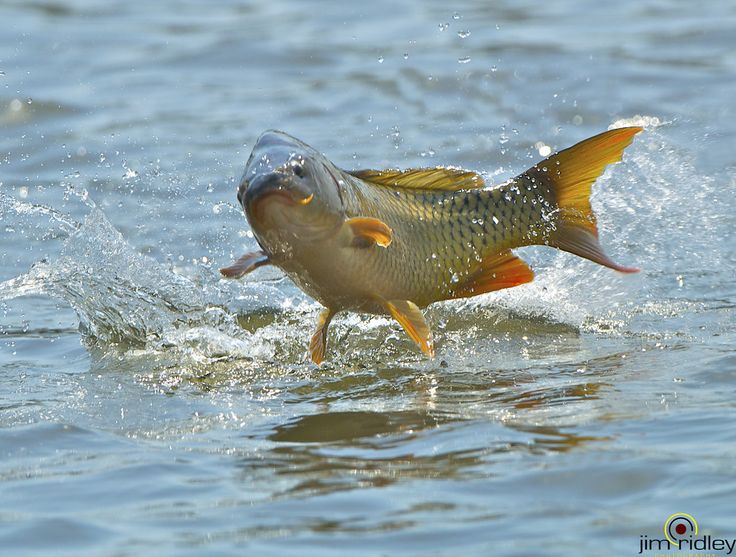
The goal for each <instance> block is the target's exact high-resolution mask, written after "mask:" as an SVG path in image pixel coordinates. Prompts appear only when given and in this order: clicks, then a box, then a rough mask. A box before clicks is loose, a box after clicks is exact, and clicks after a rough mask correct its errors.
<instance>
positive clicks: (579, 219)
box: [519, 127, 643, 273]
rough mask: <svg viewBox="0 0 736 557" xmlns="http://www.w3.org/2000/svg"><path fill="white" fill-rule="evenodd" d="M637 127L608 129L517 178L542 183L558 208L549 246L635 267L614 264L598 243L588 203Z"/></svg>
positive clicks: (628, 270) (609, 263)
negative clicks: (595, 186) (593, 190)
mask: <svg viewBox="0 0 736 557" xmlns="http://www.w3.org/2000/svg"><path fill="white" fill-rule="evenodd" d="M642 129H643V128H640V127H629V128H618V129H615V130H609V131H607V132H603V133H601V134H598V135H596V136H593V137H591V138H589V139H586V140H585V141H581V142H580V143H578V144H577V145H573V146H572V147H570V148H568V149H564V150H563V151H560V152H559V153H555V154H554V155H552V156H550V157H548V158H546V159H544V160H543V161H542V162H540V163H538V164H536V165H534V166H533V167H532V168H530V169H529V170H527V171H526V172H525V173H524V174H522V176H520V177H519V179H521V178H527V179H532V180H533V181H537V182H540V183H542V184H546V185H547V187H548V188H549V190H550V192H551V194H552V197H553V198H554V201H555V203H556V204H557V206H558V207H559V214H558V216H557V222H556V230H555V231H554V232H553V233H552V234H551V235H550V237H549V245H551V246H553V247H556V248H559V249H561V250H564V251H568V252H570V253H573V254H575V255H578V256H580V257H585V258H586V259H590V260H591V261H595V262H596V263H599V264H601V265H605V266H606V267H610V268H612V269H615V270H617V271H621V272H623V273H633V272H636V271H637V270H638V269H634V268H630V267H622V266H621V265H618V264H617V263H614V262H613V261H612V260H611V259H610V258H609V257H608V256H607V255H606V254H605V253H604V251H603V248H602V247H601V245H600V243H599V242H598V228H597V226H596V219H595V215H594V214H593V209H592V208H591V206H590V192H591V187H592V185H593V182H595V180H596V179H597V178H598V177H599V176H600V175H601V174H603V171H604V170H605V168H606V166H608V165H609V164H612V163H615V162H618V161H620V160H621V157H622V156H623V153H624V149H626V147H628V146H629V145H630V144H631V142H632V141H633V139H634V136H635V135H636V134H637V133H639V132H640V131H642Z"/></svg>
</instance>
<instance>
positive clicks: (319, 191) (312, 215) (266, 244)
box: [238, 131, 345, 253]
mask: <svg viewBox="0 0 736 557" xmlns="http://www.w3.org/2000/svg"><path fill="white" fill-rule="evenodd" d="M338 173H339V171H338V170H337V169H336V168H335V167H334V165H332V163H331V162H330V161H328V160H327V159H326V158H325V157H324V156H323V155H321V154H320V153H318V152H317V151H316V150H314V149H313V148H312V147H310V146H309V145H307V144H305V143H303V142H301V141H299V140H298V139H296V138H294V137H291V136H290V135H288V134H286V133H283V132H278V131H267V132H265V133H263V134H262V135H261V136H260V137H259V138H258V140H257V141H256V144H255V146H254V147H253V152H252V153H251V156H250V158H249V159H248V163H247V165H246V168H245V172H244V174H243V177H242V179H241V181H240V185H239V187H238V202H239V203H240V204H241V205H242V207H243V210H244V211H245V214H246V217H247V218H248V222H249V223H250V225H251V228H252V229H253V232H254V234H255V235H256V238H257V239H258V240H259V243H260V244H261V246H262V247H263V248H264V249H266V250H267V251H269V252H271V253H277V252H284V251H287V250H288V249H293V248H294V247H296V246H298V244H299V243H300V242H315V241H321V240H324V239H325V238H327V237H329V236H331V235H334V234H336V232H337V230H338V229H339V227H340V226H341V224H342V222H343V220H344V216H345V211H344V209H343V203H342V198H341V194H340V192H339V185H337V187H336V184H337V180H336V179H335V178H334V177H335V176H336V175H337V174H338Z"/></svg>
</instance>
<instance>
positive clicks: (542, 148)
mask: <svg viewBox="0 0 736 557" xmlns="http://www.w3.org/2000/svg"><path fill="white" fill-rule="evenodd" d="M534 147H535V148H536V149H537V151H538V152H539V155H540V156H542V157H548V156H549V155H550V154H551V153H552V147H550V146H549V145H546V144H545V143H544V142H542V141H537V142H536V143H535V144H534Z"/></svg>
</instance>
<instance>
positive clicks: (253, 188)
mask: <svg viewBox="0 0 736 557" xmlns="http://www.w3.org/2000/svg"><path fill="white" fill-rule="evenodd" d="M287 180H288V178H287V179H285V177H284V176H283V175H280V174H279V173H276V172H274V173H271V174H267V175H265V176H258V177H257V178H255V179H254V180H253V181H252V182H251V183H250V184H249V185H248V187H247V189H246V190H245V195H244V196H241V198H242V204H243V208H244V209H245V211H246V213H247V214H248V215H252V216H253V217H254V218H255V219H256V220H259V221H260V220H262V219H263V218H264V217H265V216H266V215H265V209H266V207H267V206H268V205H270V204H271V203H273V202H278V203H279V204H280V205H282V206H286V207H298V206H302V207H303V206H306V205H309V204H310V203H311V202H312V200H313V199H314V193H310V194H305V193H302V192H300V191H299V190H298V189H297V188H295V187H294V186H293V184H290V183H288V181H287Z"/></svg>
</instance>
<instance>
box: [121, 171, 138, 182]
mask: <svg viewBox="0 0 736 557" xmlns="http://www.w3.org/2000/svg"><path fill="white" fill-rule="evenodd" d="M137 176H138V172H137V171H136V170H133V169H132V168H126V169H125V174H123V178H124V179H126V180H130V179H131V178H136V177H137Z"/></svg>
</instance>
